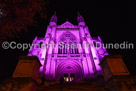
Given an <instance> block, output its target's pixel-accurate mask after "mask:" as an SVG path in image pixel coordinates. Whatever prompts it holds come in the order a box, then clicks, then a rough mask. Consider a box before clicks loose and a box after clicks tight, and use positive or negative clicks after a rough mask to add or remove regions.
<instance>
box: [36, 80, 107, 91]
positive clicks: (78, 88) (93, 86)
mask: <svg viewBox="0 0 136 91" xmlns="http://www.w3.org/2000/svg"><path fill="white" fill-rule="evenodd" d="M37 91H108V90H107V89H106V88H105V87H104V86H102V85H98V84H97V83H96V82H80V83H64V84H63V88H62V90H60V84H59V83H57V84H53V85H50V86H47V87H46V86H40V87H39V88H38V89H37Z"/></svg>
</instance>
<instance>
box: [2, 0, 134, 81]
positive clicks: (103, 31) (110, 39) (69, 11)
mask: <svg viewBox="0 0 136 91" xmlns="http://www.w3.org/2000/svg"><path fill="white" fill-rule="evenodd" d="M109 1H110V0H107V1H104V0H101V1H100V2H98V1H90V0H88V1H85V0H81V1H79V0H78V1H75V0H62V1H61V0H56V1H55V0H49V1H48V5H47V11H45V12H47V19H45V20H40V19H39V20H38V21H39V25H38V27H32V28H31V27H30V30H31V31H30V32H27V33H25V32H22V34H21V35H20V37H19V38H16V39H14V40H10V41H17V42H21V43H24V42H26V43H31V42H32V41H33V39H34V37H35V36H36V35H37V36H41V37H43V36H44V34H45V32H46V27H47V25H48V23H49V20H50V17H51V16H52V15H53V13H54V12H55V11H56V14H57V17H58V24H62V23H63V22H65V21H66V20H69V21H70V22H71V23H73V24H77V13H78V11H79V12H80V13H81V15H82V16H83V17H84V19H85V22H86V24H87V25H88V27H89V30H90V33H91V35H92V36H93V37H97V36H100V37H101V38H102V40H103V42H104V43H122V42H124V41H128V43H134V42H135V39H134V32H132V31H131V29H130V27H129V21H128V6H127V3H120V2H118V1H110V2H109ZM108 52H109V54H120V55H122V56H123V59H124V62H125V64H126V65H127V67H128V69H129V70H130V72H131V74H135V73H136V71H135V69H136V67H135V65H136V62H135V60H134V57H135V56H134V50H133V49H132V50H126V49H124V50H120V49H110V50H108ZM0 53H1V63H0V78H1V79H2V78H7V77H10V76H11V75H12V73H13V71H14V69H15V67H16V65H17V62H18V57H19V56H23V55H24V56H25V55H27V53H28V50H25V51H22V50H17V49H16V50H12V49H8V50H4V49H2V50H1V52H0Z"/></svg>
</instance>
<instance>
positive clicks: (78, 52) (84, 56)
mask: <svg viewBox="0 0 136 91" xmlns="http://www.w3.org/2000/svg"><path fill="white" fill-rule="evenodd" d="M77 23H78V25H73V24H72V23H70V22H69V21H66V22H64V23H63V24H61V25H57V16H56V13H55V14H54V15H53V16H52V17H51V20H50V23H49V25H48V27H47V31H46V33H45V37H44V38H38V37H35V39H34V40H33V43H32V44H33V47H32V48H31V49H30V51H29V53H28V56H37V57H38V58H39V60H40V62H41V64H42V66H41V68H40V71H39V72H40V74H41V76H43V77H44V78H45V79H46V80H56V81H57V80H59V79H60V78H61V77H63V78H64V79H65V81H68V82H71V81H76V82H77V81H80V80H83V79H92V78H94V77H96V76H97V75H101V74H102V69H101V66H100V65H99V64H100V61H101V60H102V58H103V57H104V56H105V55H108V53H107V51H106V49H105V48H104V47H100V46H101V44H103V42H102V40H101V38H100V37H99V36H98V37H96V38H93V37H91V34H90V32H89V29H88V26H87V25H86V24H85V21H84V18H83V16H82V15H81V14H80V13H78V17H77ZM98 44H99V45H98ZM98 47H99V48H98Z"/></svg>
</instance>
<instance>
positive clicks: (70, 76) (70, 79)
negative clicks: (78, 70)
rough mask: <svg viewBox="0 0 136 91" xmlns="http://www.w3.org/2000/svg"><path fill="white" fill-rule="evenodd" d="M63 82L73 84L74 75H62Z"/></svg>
mask: <svg viewBox="0 0 136 91" xmlns="http://www.w3.org/2000/svg"><path fill="white" fill-rule="evenodd" d="M64 80H65V82H73V81H74V80H75V74H74V73H64Z"/></svg>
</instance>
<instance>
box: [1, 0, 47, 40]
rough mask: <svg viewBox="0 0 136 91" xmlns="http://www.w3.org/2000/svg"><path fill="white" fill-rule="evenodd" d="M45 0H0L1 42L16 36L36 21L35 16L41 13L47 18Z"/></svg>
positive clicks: (42, 16)
mask: <svg viewBox="0 0 136 91" xmlns="http://www.w3.org/2000/svg"><path fill="white" fill-rule="evenodd" d="M45 6H46V1H44V0H1V1H0V42H2V41H3V40H6V39H8V38H14V37H16V36H17V35H18V34H19V33H20V32H21V31H28V29H27V27H28V26H33V25H34V24H35V22H36V20H35V19H34V17H35V16H36V14H40V16H41V18H45V17H46V14H45Z"/></svg>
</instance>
